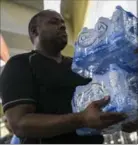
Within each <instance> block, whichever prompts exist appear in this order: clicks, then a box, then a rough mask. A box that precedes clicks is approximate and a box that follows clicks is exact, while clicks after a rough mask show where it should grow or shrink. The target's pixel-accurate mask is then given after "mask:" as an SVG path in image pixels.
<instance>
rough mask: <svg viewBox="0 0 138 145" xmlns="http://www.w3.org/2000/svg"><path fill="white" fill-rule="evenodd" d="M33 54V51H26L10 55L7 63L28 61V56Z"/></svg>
mask: <svg viewBox="0 0 138 145" xmlns="http://www.w3.org/2000/svg"><path fill="white" fill-rule="evenodd" d="M32 54H33V52H27V53H22V54H17V55H14V56H12V57H11V58H10V59H9V60H8V62H7V64H9V63H14V62H15V63H16V62H17V63H25V62H28V60H29V57H30V56H31V55H32Z"/></svg>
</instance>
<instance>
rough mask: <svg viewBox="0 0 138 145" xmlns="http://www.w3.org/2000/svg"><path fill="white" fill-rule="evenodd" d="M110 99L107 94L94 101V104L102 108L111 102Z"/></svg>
mask: <svg viewBox="0 0 138 145" xmlns="http://www.w3.org/2000/svg"><path fill="white" fill-rule="evenodd" d="M109 101H110V97H109V96H105V97H104V98H103V99H101V100H97V101H94V102H93V104H94V105H96V107H98V108H101V107H104V106H106V105H107V104H108V103H109Z"/></svg>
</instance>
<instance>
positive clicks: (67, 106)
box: [1, 10, 126, 144]
mask: <svg viewBox="0 0 138 145" xmlns="http://www.w3.org/2000/svg"><path fill="white" fill-rule="evenodd" d="M29 35H30V39H31V41H32V43H33V45H34V47H35V51H32V52H30V53H26V54H21V55H17V56H14V57H12V58H11V59H10V60H9V61H8V63H7V65H6V67H5V69H4V72H3V74H2V78H1V86H2V101H3V109H4V112H5V114H6V116H7V118H8V121H9V124H10V125H11V128H12V130H13V132H14V133H15V134H16V136H18V137H19V138H20V140H21V143H78V144H81V143H86V144H87V143H103V136H102V135H100V134H93V135H92V136H77V135H76V132H75V130H76V129H78V128H82V127H90V128H96V129H97V130H101V129H103V128H106V127H108V126H110V125H112V124H115V123H118V122H120V121H122V120H124V119H125V118H126V116H125V115H124V114H122V113H103V112H102V111H101V107H102V106H104V105H106V104H107V103H108V102H109V97H105V98H104V99H102V100H99V101H95V102H92V103H91V104H90V105H89V106H88V107H87V109H85V110H84V111H83V112H81V113H72V108H71V99H72V96H73V92H74V91H75V88H76V86H78V85H85V84H87V83H88V82H90V81H91V80H89V79H84V78H82V77H81V76H79V75H77V74H75V73H73V72H72V71H71V63H72V61H71V59H70V58H66V57H64V56H62V55H61V53H60V52H61V50H62V49H63V48H64V47H65V46H66V44H67V33H66V28H65V24H64V20H63V18H62V17H61V16H60V14H58V13H57V12H55V11H52V10H44V11H41V12H40V13H38V14H36V15H35V16H34V17H33V18H32V19H31V21H30V23H29Z"/></svg>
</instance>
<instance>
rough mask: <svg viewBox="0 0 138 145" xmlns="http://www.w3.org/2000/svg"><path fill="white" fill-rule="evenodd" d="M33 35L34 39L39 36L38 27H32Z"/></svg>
mask: <svg viewBox="0 0 138 145" xmlns="http://www.w3.org/2000/svg"><path fill="white" fill-rule="evenodd" d="M31 35H32V36H33V38H35V37H37V36H38V35H39V30H38V28H37V27H32V28H31Z"/></svg>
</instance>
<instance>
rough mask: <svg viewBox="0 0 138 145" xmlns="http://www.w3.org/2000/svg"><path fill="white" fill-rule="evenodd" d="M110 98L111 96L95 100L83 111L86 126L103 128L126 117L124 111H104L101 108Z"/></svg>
mask: <svg viewBox="0 0 138 145" xmlns="http://www.w3.org/2000/svg"><path fill="white" fill-rule="evenodd" d="M109 100H110V99H109V97H104V99H101V100H98V101H94V102H92V103H91V104H90V105H89V106H88V107H87V108H86V109H85V111H83V112H82V115H83V118H84V119H83V120H84V127H88V128H95V129H100V130H101V129H104V128H107V127H109V126H111V125H113V124H116V123H118V122H120V121H123V120H124V119H126V115H125V114H123V113H109V112H108V113H107V112H102V110H101V108H102V107H104V106H105V105H107V104H108V102H109Z"/></svg>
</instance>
